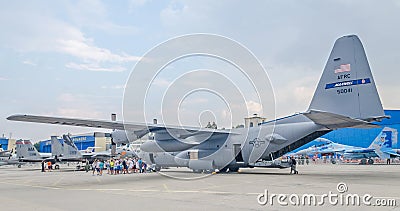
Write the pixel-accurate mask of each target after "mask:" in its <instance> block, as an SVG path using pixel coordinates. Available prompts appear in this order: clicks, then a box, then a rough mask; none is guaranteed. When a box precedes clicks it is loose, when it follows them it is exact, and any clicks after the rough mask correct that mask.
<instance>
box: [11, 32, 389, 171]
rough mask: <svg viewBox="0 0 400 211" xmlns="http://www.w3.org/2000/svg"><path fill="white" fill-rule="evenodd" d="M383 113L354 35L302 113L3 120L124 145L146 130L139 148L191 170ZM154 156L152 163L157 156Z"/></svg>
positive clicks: (279, 148)
mask: <svg viewBox="0 0 400 211" xmlns="http://www.w3.org/2000/svg"><path fill="white" fill-rule="evenodd" d="M384 118H389V117H388V116H386V115H385V114H384V111H383V109H382V104H381V101H380V98H379V95H378V92H377V90H376V86H375V82H374V79H373V76H372V73H371V70H370V67H369V64H368V61H367V57H366V55H365V52H364V48H363V46H362V44H361V41H360V40H359V38H358V37H357V36H356V35H349V36H344V37H341V38H339V39H338V40H337V41H336V42H335V44H334V47H333V49H332V52H331V54H330V56H329V58H328V61H327V64H326V66H325V69H324V71H323V73H322V76H321V79H320V81H319V83H318V86H317V89H316V91H315V93H314V96H313V98H312V101H311V104H310V106H309V108H308V109H307V111H305V112H303V113H296V114H294V115H290V116H287V117H283V118H279V119H276V120H273V121H269V122H265V123H263V124H261V125H259V126H257V127H251V128H237V129H231V130H219V129H208V128H198V127H185V126H167V125H163V124H146V123H132V122H115V121H105V120H89V119H76V118H60V117H48V116H34V115H12V116H9V117H8V118H7V119H8V120H12V121H25V122H36V123H47V124H60V125H70V126H81V127H94V128H109V129H115V131H114V132H113V133H112V138H113V142H114V143H127V142H129V140H136V139H138V138H140V137H142V136H144V135H146V134H147V133H149V132H151V133H154V140H151V141H148V142H146V143H144V144H143V145H142V146H141V150H142V151H147V152H149V153H156V152H166V153H171V154H174V159H173V162H174V163H176V165H178V166H186V167H189V168H191V169H193V170H214V169H219V170H221V169H222V170H224V169H227V168H229V169H230V171H237V170H238V169H239V168H240V167H253V166H260V167H262V165H260V163H262V162H263V161H265V160H271V159H274V158H278V157H280V156H282V155H284V154H285V153H287V152H290V151H292V150H294V149H296V148H298V147H300V146H302V145H304V144H306V143H308V142H310V141H312V140H314V139H316V138H318V137H320V136H322V135H324V134H326V133H329V132H330V131H332V130H335V129H338V128H346V127H355V128H376V127H379V126H377V125H375V124H373V123H372V122H374V121H381V120H382V119H384ZM153 158H154V161H155V163H157V160H156V159H157V158H155V157H154V156H153Z"/></svg>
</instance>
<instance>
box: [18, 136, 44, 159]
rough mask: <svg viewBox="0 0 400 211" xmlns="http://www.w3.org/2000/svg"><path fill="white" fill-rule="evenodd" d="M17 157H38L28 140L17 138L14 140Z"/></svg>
mask: <svg viewBox="0 0 400 211" xmlns="http://www.w3.org/2000/svg"><path fill="white" fill-rule="evenodd" d="M15 145H16V150H17V158H18V159H25V160H29V159H40V155H39V152H38V151H37V150H36V148H35V147H34V146H33V144H32V143H31V141H29V140H25V141H24V140H18V141H16V142H15Z"/></svg>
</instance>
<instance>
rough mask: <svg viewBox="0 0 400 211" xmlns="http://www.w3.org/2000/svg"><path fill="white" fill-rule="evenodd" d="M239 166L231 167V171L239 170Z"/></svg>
mask: <svg viewBox="0 0 400 211" xmlns="http://www.w3.org/2000/svg"><path fill="white" fill-rule="evenodd" d="M238 171H239V167H229V172H238Z"/></svg>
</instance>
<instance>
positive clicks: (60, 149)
mask: <svg viewBox="0 0 400 211" xmlns="http://www.w3.org/2000/svg"><path fill="white" fill-rule="evenodd" d="M96 148H99V147H88V148H87V149H86V150H78V147H77V146H76V145H75V143H74V142H73V141H72V139H71V137H70V136H69V135H63V136H62V139H61V140H58V138H57V136H52V137H51V152H52V156H53V157H54V158H55V159H56V160H57V161H60V162H75V161H77V162H79V161H85V160H88V161H89V162H92V161H93V160H94V159H102V160H106V159H110V158H112V157H115V156H119V157H135V156H136V153H135V152H134V151H133V150H131V149H130V148H128V147H117V149H116V153H115V155H114V156H113V155H111V150H105V151H100V152H94V151H93V150H94V149H96Z"/></svg>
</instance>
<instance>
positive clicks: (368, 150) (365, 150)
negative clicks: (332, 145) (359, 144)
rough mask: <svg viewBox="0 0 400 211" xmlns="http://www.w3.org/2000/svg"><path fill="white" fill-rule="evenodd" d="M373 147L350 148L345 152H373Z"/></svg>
mask: <svg viewBox="0 0 400 211" xmlns="http://www.w3.org/2000/svg"><path fill="white" fill-rule="evenodd" d="M374 151H375V150H374V149H352V150H346V151H345V153H368V152H374Z"/></svg>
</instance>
